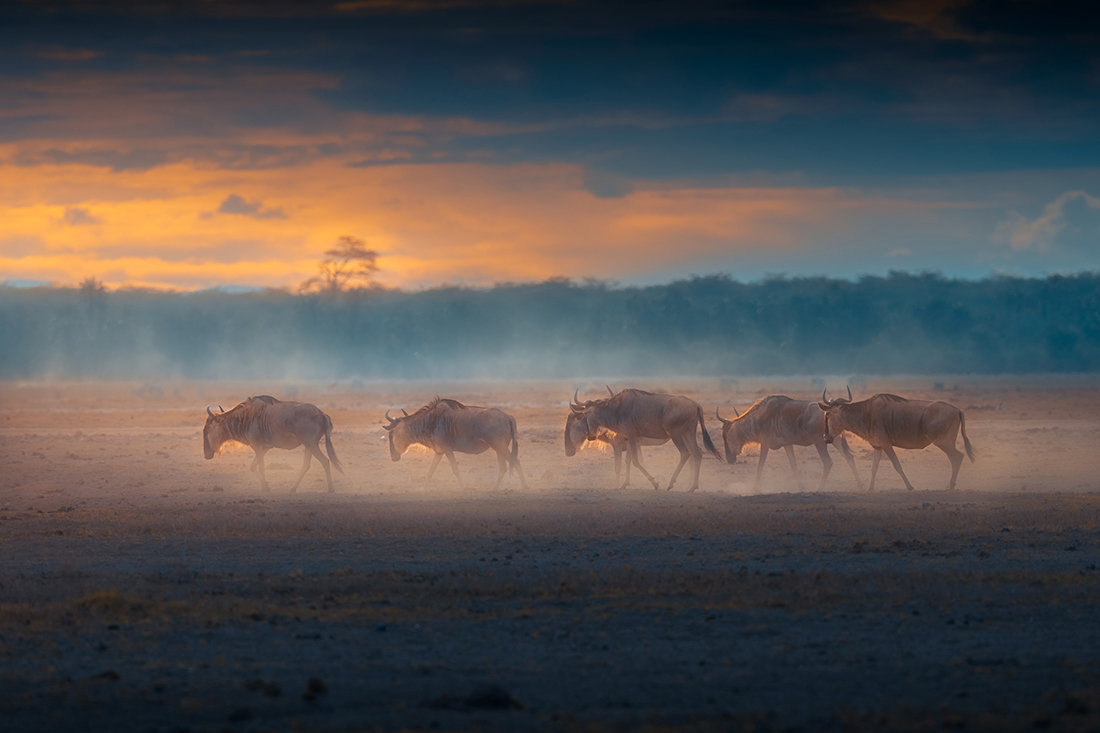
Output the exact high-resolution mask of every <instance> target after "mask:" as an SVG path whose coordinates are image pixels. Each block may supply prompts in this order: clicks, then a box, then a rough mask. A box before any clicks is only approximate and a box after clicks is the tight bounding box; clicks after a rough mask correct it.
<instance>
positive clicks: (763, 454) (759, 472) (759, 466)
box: [752, 445, 768, 494]
mask: <svg viewBox="0 0 1100 733" xmlns="http://www.w3.org/2000/svg"><path fill="white" fill-rule="evenodd" d="M766 460H768V446H766V445H761V446H760V460H759V461H757V462H756V481H754V482H753V484H752V493H754V494H759V493H760V477H761V476H763V475H764V461H766Z"/></svg>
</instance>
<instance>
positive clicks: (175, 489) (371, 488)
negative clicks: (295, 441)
mask: <svg viewBox="0 0 1100 733" xmlns="http://www.w3.org/2000/svg"><path fill="white" fill-rule="evenodd" d="M937 382H938V383H937ZM612 384H613V386H615V387H616V388H618V387H622V386H638V387H643V388H649V389H654V390H659V391H672V392H676V393H680V394H686V395H688V396H690V397H692V398H693V399H695V400H697V401H698V402H699V403H700V404H702V405H703V407H704V412H705V414H706V415H707V416H708V417H707V426H708V428H709V429H710V431H711V434H712V435H714V436H715V440H716V442H718V443H719V449H721V442H720V441H721V438H720V432H719V425H718V423H717V421H716V420H715V419H714V418H713V414H714V409H715V408H716V407H721V409H722V411H723V414H724V415H726V414H732V410H733V408H737V409H739V410H741V411H744V409H745V407H747V406H748V405H749V404H751V403H752V402H753V401H754V400H756V399H757V398H759V397H760V396H763V395H764V394H769V393H786V394H789V395H791V396H795V397H804V398H812V397H816V396H817V395H818V394H819V393H820V385H818V386H817V387H812V385H811V383H810V382H809V380H807V381H805V382H765V381H759V382H756V381H746V380H742V381H739V382H730V381H723V382H719V381H718V380H704V379H692V378H684V379H667V380H653V381H650V382H646V383H636V384H633V385H627V384H625V383H621V384H619V383H614V382H613V383H612ZM577 386H579V387H580V388H581V393H582V396H583V395H585V394H587V395H589V396H591V397H596V396H598V395H599V394H600V393H601V392H603V391H604V386H603V383H602V382H601V383H591V384H580V385H575V384H571V383H529V382H505V383H496V384H477V383H461V384H429V383H415V382H403V383H386V384H382V383H377V384H373V383H372V384H363V383H354V384H331V385H330V384H296V385H292V384H288V383H282V382H275V383H215V384H210V383H206V384H199V383H195V382H165V383H158V384H140V383H138V384H131V383H119V382H57V381H53V382H28V383H16V382H9V383H3V384H0V459H2V473H0V729H2V730H4V731H74V730H84V731H101V730H102V731H160V732H167V731H176V732H177V733H181V732H182V731H225V730H229V731H263V730H268V731H359V730H383V731H394V730H405V729H414V730H518V731H524V730H554V731H557V730H560V731H573V730H605V729H607V730H624V731H632V730H647V731H665V730H670V731H681V730H682V731H695V730H700V731H703V730H705V731H710V730H723V731H724V730H755V731H761V730H836V731H847V730H867V729H874V730H926V729H932V728H936V729H940V728H945V727H948V728H951V727H954V728H966V729H978V730H1031V729H1045V730H1096V729H1098V728H1100V611H1098V608H1100V605H1098V602H1100V574H1098V572H1097V564H1098V563H1100V494H1098V491H1100V478H1098V471H1097V469H1098V468H1100V452H1098V450H1097V447H1098V445H1100V440H1098V439H1100V419H1098V417H1097V415H1098V410H1097V408H1098V407H1100V384H1098V383H1096V382H1094V381H1091V380H1089V379H1085V378H1081V379H1077V380H1073V379H1064V378H1063V379H1061V380H1056V379H1034V380H1032V379H1028V380H1017V381H1013V380H1004V379H1001V380H998V379H990V380H975V379H968V380H955V379H952V378H944V379H943V380H939V379H937V380H933V379H922V380H917V379H911V380H894V381H886V380H880V381H875V380H868V381H867V382H866V383H863V384H859V385H857V387H856V398H857V399H859V398H860V397H866V396H869V395H870V394H872V393H874V392H878V391H890V392H896V393H900V394H903V395H907V396H910V397H922V398H929V399H944V400H947V401H949V402H951V403H953V404H955V405H957V406H958V407H960V408H962V409H963V410H964V411H965V413H966V426H967V431H968V434H969V436H970V439H971V441H972V442H973V444H974V447H975V448H976V451H977V459H978V460H977V463H974V464H971V463H970V462H967V463H965V464H964V465H963V468H962V472H961V475H960V480H959V489H958V490H957V491H953V492H948V491H946V490H945V489H946V487H947V482H948V477H949V465H948V461H947V459H946V457H945V456H944V455H943V453H942V452H940V451H939V450H937V449H935V448H928V449H925V450H923V451H899V455H900V458H901V461H902V464H903V466H904V467H905V470H906V472H907V474H908V475H909V478H910V479H911V480H912V482H913V484H914V485H915V486H916V490H915V491H912V492H909V491H906V490H905V489H904V486H903V484H902V482H901V479H900V477H898V475H897V474H896V473H895V472H894V470H893V468H892V467H891V466H890V465H889V463H888V462H885V461H884V462H883V465H882V467H881V469H880V471H879V477H878V485H877V487H876V491H875V492H874V493H873V494H869V493H866V492H858V491H857V490H856V485H855V480H854V478H853V477H852V474H851V472H850V470H849V469H848V466H847V465H846V464H845V463H844V462H843V461H841V460H839V458H838V460H837V461H836V464H835V466H834V469H833V472H832V475H831V476H830V477H829V479H828V482H827V483H826V485H825V487H824V490H820V491H819V490H818V488H819V487H818V480H819V477H820V473H821V463H820V460H819V459H818V457H817V454H816V452H815V451H814V450H813V449H812V448H799V449H797V451H796V454H797V459H798V464H799V468H800V472H801V474H802V480H801V484H800V482H799V481H798V480H797V479H796V477H795V476H794V474H792V472H791V469H790V466H789V465H788V463H787V460H786V457H785V456H784V455H783V453H782V452H781V451H780V452H778V453H772V454H771V456H769V459H768V464H767V466H766V468H765V472H764V481H763V483H762V484H761V486H760V487H759V490H758V491H756V490H754V486H753V477H754V475H755V469H756V456H757V455H758V454H757V452H756V448H755V447H750V448H749V449H748V451H747V455H745V454H743V455H742V459H743V460H742V461H741V462H739V463H737V464H736V465H728V464H726V463H724V462H721V461H719V460H717V459H715V458H713V457H711V456H707V457H706V458H705V459H704V461H703V465H702V476H701V481H700V485H701V488H700V490H699V491H698V492H694V493H688V492H687V491H686V489H687V488H688V486H689V485H690V475H689V474H687V473H685V474H684V475H682V476H681V478H680V480H679V481H678V482H677V485H676V486H675V487H674V488H673V490H672V491H670V492H666V491H663V490H662V491H660V492H657V491H654V490H653V489H652V488H651V487H650V486H649V484H648V483H646V482H645V481H644V479H643V477H642V476H641V475H640V474H638V473H635V474H634V476H633V482H632V484H633V485H632V486H630V487H626V488H618V487H617V486H616V485H615V481H614V473H613V465H612V457H611V455H610V454H609V453H606V452H601V451H599V450H597V449H594V448H590V449H588V450H583V451H581V452H580V453H578V455H576V456H575V457H573V458H567V457H566V456H565V453H564V450H563V445H562V444H563V440H562V429H563V426H564V420H565V416H566V415H567V413H568V400H569V398H570V396H571V395H572V393H573V388H574V387H577ZM830 387H831V392H832V391H834V390H836V389H840V390H842V389H843V383H842V382H838V383H837V384H836V385H832V384H831V385H830ZM265 393H266V394H273V395H274V396H276V397H279V398H283V399H297V400H300V401H306V402H312V403H314V404H316V405H318V406H319V407H320V408H321V409H323V410H324V411H325V412H327V413H328V414H329V415H330V416H331V417H332V421H333V423H334V425H335V430H334V433H333V442H334V444H335V447H336V452H337V454H338V455H339V456H340V458H341V460H342V461H343V463H344V470H345V473H344V474H343V475H339V474H337V475H336V493H334V494H329V493H328V492H327V490H326V485H325V482H324V473H323V471H322V470H321V468H320V466H319V465H318V464H317V463H316V462H314V464H313V467H312V469H311V470H310V472H309V473H308V474H307V475H306V477H305V480H304V482H303V484H302V486H301V487H300V488H299V490H298V491H297V492H296V493H295V494H290V493H289V488H290V485H291V484H292V483H293V480H294V478H295V476H296V475H297V470H298V467H299V465H300V461H301V456H300V451H294V452H287V451H277V450H276V451H272V452H271V453H269V454H268V457H267V467H268V474H267V475H268V480H269V481H270V483H271V486H272V490H271V491H270V492H267V493H262V492H261V491H260V486H259V480H258V477H257V476H256V474H254V473H250V472H249V464H250V462H251V458H252V454H251V452H250V451H249V450H248V449H246V448H243V447H241V446H227V447H226V449H224V450H223V451H222V452H221V454H220V455H219V456H217V457H216V458H215V459H214V460H211V461H206V460H204V459H203V454H202V426H203V422H204V419H205V409H206V406H207V404H208V403H210V404H213V405H214V406H215V409H216V406H217V405H219V404H220V405H223V406H224V407H226V408H228V407H230V406H231V405H233V404H236V403H237V402H238V401H240V400H242V399H243V398H245V397H247V396H249V395H253V394H265ZM436 394H440V395H444V396H449V397H454V398H457V399H460V400H462V401H465V402H469V403H475V404H488V405H496V406H499V407H502V408H503V409H504V410H506V411H507V412H509V413H511V414H512V415H514V416H515V417H516V419H517V421H518V425H519V437H520V458H521V460H522V463H523V470H524V471H525V474H526V477H527V481H528V483H529V484H530V488H529V489H527V490H522V489H521V488H520V485H519V480H518V478H517V477H515V476H507V477H505V480H504V482H503V484H502V485H501V487H500V488H499V489H497V490H494V489H493V488H492V486H493V482H494V480H495V478H496V461H495V459H494V458H493V456H492V454H491V453H487V454H482V455H478V456H469V455H460V456H459V457H458V462H459V466H460V468H461V470H462V472H463V478H464V480H465V482H466V487H467V488H465V489H462V490H460V489H459V488H458V485H457V482H456V481H455V478H454V476H453V475H452V474H451V472H450V470H449V469H448V467H447V465H446V462H444V463H443V465H442V466H441V467H440V469H439V470H438V472H437V473H436V475H435V476H434V477H433V478H432V480H431V481H425V480H424V476H425V474H426V472H427V469H428V466H429V463H430V460H431V456H430V455H428V454H426V453H421V452H409V453H407V454H406V455H405V456H404V457H403V458H402V459H401V461H399V462H396V463H395V462H392V461H391V460H390V456H389V451H388V448H387V444H386V442H385V441H386V434H385V432H384V431H383V430H382V428H381V423H382V416H383V414H384V412H385V411H386V409H387V408H391V407H396V408H400V407H405V408H414V407H417V406H419V405H421V404H423V403H424V402H426V401H427V400H428V399H430V398H431V397H433V396H435V395H436ZM410 411H411V410H410ZM851 442H852V445H853V449H854V452H855V455H856V461H857V466H858V468H859V470H860V472H861V475H862V478H863V481H864V482H866V480H867V477H868V474H869V471H870V455H871V450H870V448H869V446H867V445H866V444H865V443H862V442H861V441H859V440H852V441H851ZM959 444H960V446H961V439H960V441H959ZM677 455H678V454H677V452H676V450H675V449H674V448H673V447H672V446H671V445H665V446H660V447H649V448H646V449H644V460H645V465H646V467H647V468H648V469H649V470H650V471H651V472H653V473H654V475H655V476H657V477H658V479H659V480H660V481H661V482H662V488H663V485H665V484H667V481H668V477H669V476H670V474H671V472H672V470H673V468H674V467H675V464H676V460H677ZM834 455H835V453H834Z"/></svg>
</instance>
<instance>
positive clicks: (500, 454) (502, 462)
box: [493, 449, 522, 491]
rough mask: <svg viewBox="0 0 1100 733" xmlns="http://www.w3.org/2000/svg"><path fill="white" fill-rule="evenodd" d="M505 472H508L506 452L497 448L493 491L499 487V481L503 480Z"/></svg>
mask: <svg viewBox="0 0 1100 733" xmlns="http://www.w3.org/2000/svg"><path fill="white" fill-rule="evenodd" d="M494 450H495V449H494ZM506 473H508V452H507V451H499V450H498V451H497V482H496V484H495V485H494V486H493V491H496V490H497V489H499V488H500V482H501V481H503V480H504V474H506ZM521 475H522V474H521Z"/></svg>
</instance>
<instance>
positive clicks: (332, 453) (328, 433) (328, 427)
mask: <svg viewBox="0 0 1100 733" xmlns="http://www.w3.org/2000/svg"><path fill="white" fill-rule="evenodd" d="M325 452H326V453H328V459H329V460H330V461H332V465H333V466H334V467H335V468H336V470H337V471H339V472H340V473H343V472H344V467H343V466H341V465H340V459H339V458H337V457H336V449H335V448H333V447H332V418H331V417H329V416H328V415H325Z"/></svg>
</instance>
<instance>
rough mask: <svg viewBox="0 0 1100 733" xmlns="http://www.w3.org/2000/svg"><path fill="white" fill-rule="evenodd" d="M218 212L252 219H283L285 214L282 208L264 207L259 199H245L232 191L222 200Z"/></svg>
mask: <svg viewBox="0 0 1100 733" xmlns="http://www.w3.org/2000/svg"><path fill="white" fill-rule="evenodd" d="M217 213H219V214H243V215H244V216H250V217H252V218H253V219H285V218H286V214H285V213H283V210H282V209H268V208H264V206H263V204H262V203H260V202H259V201H246V200H245V199H244V198H242V197H241V196H238V195H237V194H235V193H233V194H230V195H229V196H227V197H226V199H225V201H222V204H221V206H219V207H218V212H217Z"/></svg>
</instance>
